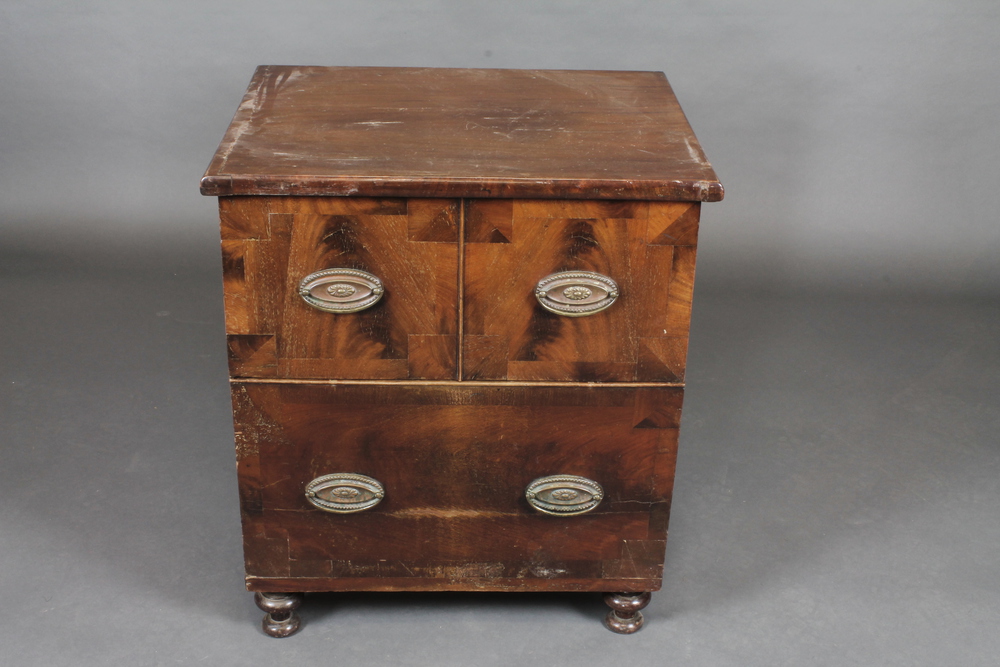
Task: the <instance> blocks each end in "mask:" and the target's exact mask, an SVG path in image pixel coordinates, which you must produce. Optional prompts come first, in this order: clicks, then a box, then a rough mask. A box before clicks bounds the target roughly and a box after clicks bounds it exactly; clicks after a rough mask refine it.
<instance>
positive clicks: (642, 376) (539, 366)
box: [463, 200, 700, 382]
mask: <svg viewBox="0 0 1000 667" xmlns="http://www.w3.org/2000/svg"><path fill="white" fill-rule="evenodd" d="M699 210H700V204H698V203H691V202H635V201H618V202H601V201H580V202H577V201H540V200H536V201H530V200H529V201H525V200H467V201H466V202H465V246H464V253H465V257H464V261H465V285H464V287H465V309H464V317H463V319H464V331H465V336H464V339H463V352H464V358H463V376H464V378H465V379H468V380H539V381H588V382H589V381H601V382H614V381H649V382H682V381H683V379H684V367H685V360H686V356H687V340H688V328H689V326H690V313H691V296H692V290H693V284H694V267H695V253H696V245H697V235H698V217H699ZM560 272H594V273H598V274H601V275H603V276H607V277H609V278H611V279H612V280H614V281H615V282H616V283H617V284H618V287H619V290H620V296H619V297H618V299H617V301H615V302H614V303H613V304H612V305H611V306H610V307H609V308H607V309H606V310H603V311H600V312H596V313H593V314H590V315H587V316H583V317H567V316H564V315H559V314H555V313H552V312H550V311H549V310H547V309H546V308H544V307H542V305H541V304H540V303H539V300H538V299H536V297H535V288H536V285H537V284H538V281H539V280H541V279H542V278H545V277H546V276H548V275H551V274H555V273H560Z"/></svg>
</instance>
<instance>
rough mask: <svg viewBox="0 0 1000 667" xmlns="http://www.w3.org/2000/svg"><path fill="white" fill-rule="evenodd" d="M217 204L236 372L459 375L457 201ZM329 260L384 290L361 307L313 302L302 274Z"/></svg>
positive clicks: (242, 200)
mask: <svg viewBox="0 0 1000 667" xmlns="http://www.w3.org/2000/svg"><path fill="white" fill-rule="evenodd" d="M220 210H221V219H222V237H223V242H222V247H223V267H224V286H225V297H226V333H227V335H228V342H229V358H230V370H231V373H232V375H233V376H234V377H278V378H291V377H296V378H348V379H449V380H450V379H454V378H455V373H456V367H457V363H456V358H457V349H458V339H457V330H458V314H457V313H458V306H457V293H458V284H457V281H458V225H459V205H458V201H457V200H447V199H445V200H442V199H372V198H337V197H315V198H308V197H230V198H221V199H220ZM327 269H350V270H356V271H363V272H366V273H368V274H371V275H372V276H375V277H377V278H378V280H380V281H381V284H382V286H384V294H383V295H382V297H381V299H380V300H379V301H378V302H377V303H375V304H374V305H372V306H370V307H368V308H366V309H364V310H361V311H359V312H351V313H332V312H325V311H323V310H319V309H317V308H314V307H313V306H311V305H309V303H307V302H306V301H305V300H304V299H303V298H302V297H301V295H300V293H299V287H300V283H301V281H302V280H303V279H304V278H306V277H307V276H310V275H312V274H315V273H316V272H319V271H323V270H327ZM330 287H331V289H337V288H339V289H346V290H352V289H355V288H354V287H351V286H347V287H346V288H345V287H343V286H339V285H336V284H331V285H330Z"/></svg>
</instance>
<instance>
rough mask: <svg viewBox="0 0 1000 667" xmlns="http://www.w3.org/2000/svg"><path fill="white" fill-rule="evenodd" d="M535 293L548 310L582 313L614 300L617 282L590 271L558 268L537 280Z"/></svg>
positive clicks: (591, 313) (587, 312)
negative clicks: (557, 270) (558, 271)
mask: <svg viewBox="0 0 1000 667" xmlns="http://www.w3.org/2000/svg"><path fill="white" fill-rule="evenodd" d="M535 297H536V298H537V299H538V303H540V304H542V308H544V309H545V310H547V311H549V312H550V313H555V314H556V315H565V316H566V317H583V316H585V315H593V314H594V313H599V312H601V311H602V310H604V309H605V308H607V307H608V306H610V305H611V304H613V303H614V302H615V299H617V298H618V283H616V282H615V281H614V280H612V279H611V278H608V277H607V276H602V275H601V274H600V273H594V272H593V271H561V272H560V273H553V274H551V275H548V276H545V277H544V278H542V279H541V280H539V281H538V285H537V286H536V287H535Z"/></svg>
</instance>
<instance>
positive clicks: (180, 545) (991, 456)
mask: <svg viewBox="0 0 1000 667" xmlns="http://www.w3.org/2000/svg"><path fill="white" fill-rule="evenodd" d="M0 54H2V65H3V66H2V67H0V91H2V92H0V333H2V339H3V341H4V345H3V346H2V349H0V362H2V365H0V457H2V459H0V509H2V511H0V592H2V594H3V599H4V602H3V604H0V664H2V665H46V664H55V663H56V662H66V661H68V660H72V661H73V664H77V665H104V664H115V663H121V664H130V665H160V664H162V665H168V664H185V665H187V664H202V663H204V664H213V665H230V664H232V665H237V664H240V665H242V664H249V663H251V662H252V663H254V664H256V663H258V662H259V663H260V664H297V665H304V664H310V663H317V662H319V661H321V660H322V661H323V662H331V661H332V662H337V663H353V664H366V663H367V664H372V663H378V664H396V665H432V664H441V665H452V664H454V665H458V664H462V665H510V664H549V665H561V664H567V665H569V664H573V665H579V666H581V667H582V666H586V665H602V664H610V663H611V662H612V661H614V663H616V664H617V663H621V664H636V665H665V664H676V665H772V666H773V665H786V664H787V665H803V664H815V665H868V664H880V665H946V664H947V665H993V664H995V660H996V658H995V656H996V655H997V654H998V651H1000V641H998V639H997V633H996V628H997V627H998V625H1000V583H998V582H1000V566H998V557H997V555H996V554H997V546H998V544H1000V484H998V481H997V480H998V473H1000V465H998V462H1000V445H998V438H997V435H996V434H997V431H998V426H1000V409H998V399H997V397H998V396H1000V386H998V385H1000V381H998V380H997V377H998V371H1000V351H998V348H1000V344H998V340H1000V338H998V334H1000V316H998V297H997V295H998V291H1000V263H998V261H997V255H998V252H1000V226H998V225H997V219H996V215H997V214H996V211H998V210H1000V188H998V187H997V183H998V182H1000V178H998V177H1000V167H998V161H997V159H996V156H997V155H998V154H1000V132H998V130H997V109H998V105H1000V84H998V82H1000V5H998V4H997V3H995V2H992V1H989V2H986V1H983V2H960V1H954V0H951V1H947V2H946V1H924V2H920V1H916V2H914V1H906V2H904V1H893V2H889V1H883V2H871V1H868V2H860V1H859V2H837V3H808V2H801V1H794V2H793V1H777V0H761V1H758V2H745V3H740V2H719V1H717V2H711V1H709V2H694V1H688V2H634V1H619V2H555V1H552V2H514V1H508V2H505V3H499V2H480V1H478V0H465V1H463V2H443V1H442V2H425V1H411V2H381V1H376V2H367V3H358V2H352V3H347V2H305V1H301V0H285V1H283V2H280V3H278V2H261V1H258V0H252V1H250V0H248V1H245V2H210V1H201V2H188V1H178V0H173V1H171V2H113V1H110V0H104V1H88V0H78V1H76V2H72V3H67V2H17V1H11V0H2V1H0ZM258 64H317V65H384V66H396V65H405V66H427V67H515V68H566V69H639V70H662V71H665V72H666V73H667V76H668V78H669V79H670V81H671V83H672V85H673V86H674V89H675V92H676V93H677V96H678V98H679V99H680V101H681V103H682V105H683V106H684V108H685V111H686V112H687V114H688V116H689V118H690V120H691V122H692V125H693V126H694V128H695V131H696V132H697V134H698V136H699V138H700V140H701V142H702V144H703V146H704V147H705V150H706V153H707V154H708V156H709V158H710V159H711V160H712V162H713V164H714V165H715V167H716V170H717V172H718V173H719V176H720V179H721V180H722V182H723V183H724V184H725V186H726V199H725V201H724V202H722V203H720V204H713V205H707V206H705V208H704V210H703V224H702V233H701V240H700V254H699V278H698V282H699V284H698V291H697V294H696V302H695V313H694V324H693V331H692V339H691V352H690V355H691V357H690V360H689V385H688V386H689V389H688V398H687V402H686V405H685V418H684V419H685V421H684V430H683V431H682V439H681V455H680V459H679V462H678V482H677V489H676V494H675V499H674V514H673V519H672V522H671V538H670V540H671V541H670V543H669V545H668V550H667V566H666V570H665V577H664V590H663V592H662V593H659V594H656V595H654V598H653V599H654V602H653V604H652V605H651V606H650V607H649V609H648V612H647V618H648V625H647V627H646V628H645V629H644V630H643V631H642V632H640V633H639V634H637V635H635V636H631V637H618V636H615V635H612V634H611V633H609V632H607V631H605V630H603V629H602V628H601V626H600V624H599V619H600V617H601V615H602V614H603V606H602V604H601V602H600V599H599V598H597V597H595V596H588V595H579V596H574V595H556V596H535V595H527V596H511V595H493V596H491V595H474V594H450V595H441V596H433V595H360V594H346V595H340V596H314V597H311V598H309V599H308V600H307V604H306V606H305V607H304V609H303V612H302V614H303V620H304V623H305V627H304V629H303V631H302V632H301V633H300V634H299V635H296V636H295V637H293V638H290V639H287V640H273V639H269V638H266V637H264V636H263V635H262V634H261V633H260V631H259V629H257V623H258V620H259V613H258V612H257V610H256V608H254V607H253V605H252V602H251V598H250V595H249V594H247V593H245V592H244V591H243V590H242V562H241V551H240V541H239V540H240V537H239V516H238V511H237V508H236V503H237V496H236V490H235V474H234V471H233V456H232V448H231V438H232V431H231V422H230V415H229V406H228V396H227V386H226V368H225V352H224V345H223V342H222V333H223V329H222V304H221V286H220V269H219V258H218V237H217V233H218V232H217V226H216V208H215V207H216V203H215V201H214V200H213V199H209V198H203V197H201V196H200V195H199V194H198V190H197V187H198V178H199V177H200V175H201V172H202V171H203V169H204V167H205V166H206V165H207V163H208V160H209V158H210V157H211V155H212V153H213V151H214V149H215V146H216V145H217V143H218V141H219V139H220V138H221V136H222V133H223V132H224V130H225V128H226V126H227V125H228V123H229V120H230V118H231V116H232V113H233V112H234V110H235V108H236V105H237V104H238V102H239V100H240V98H241V95H242V93H243V91H244V89H245V86H246V84H247V82H248V80H249V77H250V75H251V73H252V71H253V68H254V67H255V66H256V65H258Z"/></svg>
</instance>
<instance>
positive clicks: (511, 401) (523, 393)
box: [202, 67, 722, 636]
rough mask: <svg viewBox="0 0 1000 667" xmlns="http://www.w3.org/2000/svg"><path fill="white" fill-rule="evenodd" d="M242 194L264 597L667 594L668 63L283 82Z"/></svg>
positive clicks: (282, 622) (266, 114)
mask: <svg viewBox="0 0 1000 667" xmlns="http://www.w3.org/2000/svg"><path fill="white" fill-rule="evenodd" d="M202 192H203V193H204V194H206V195H215V196H218V197H219V208H220V215H221V227H222V249H223V266H224V281H225V299H226V331H227V336H228V346H229V360H230V371H231V380H232V394H233V409H234V419H235V427H236V454H237V462H238V470H239V487H240V502H241V508H242V517H243V535H244V546H245V555H246V571H247V587H248V588H249V589H250V590H251V591H254V592H255V593H256V597H255V599H256V600H257V603H258V605H259V606H260V607H261V608H262V609H263V610H264V611H265V612H267V614H266V615H265V618H264V629H265V631H266V632H267V633H268V634H271V635H272V636H287V635H288V634H291V633H292V632H294V631H295V630H296V629H297V628H298V622H299V621H298V617H297V615H296V614H295V611H294V610H295V608H297V607H298V605H299V604H300V602H301V598H302V596H301V593H303V592H308V591H338V590H371V591H401V590H424V591H426V590H495V591H603V592H608V595H607V596H606V600H607V601H608V604H609V605H610V606H611V607H612V611H611V612H609V614H608V619H607V622H608V626H609V627H610V628H611V629H613V630H615V631H618V632H625V633H627V632H634V631H635V630H637V629H638V628H639V627H640V626H641V623H642V615H641V614H640V613H639V609H641V608H642V607H643V606H645V604H646V603H647V602H648V599H649V592H650V591H655V590H658V589H659V587H660V582H661V576H662V568H663V555H664V548H665V545H666V532H667V520H668V516H669V510H670V497H671V489H672V485H673V477H674V464H675V460H676V453H677V434H678V428H679V424H680V414H681V401H682V398H683V386H684V364H685V356H686V353H687V339H688V326H689V320H690V312H691V297H692V290H693V280H694V265H695V248H696V245H697V232H698V220H699V212H700V205H701V202H703V201H717V200H719V199H721V198H722V188H721V186H720V185H719V183H718V180H717V179H716V177H715V174H714V173H713V171H712V168H711V166H710V165H709V164H708V162H707V161H706V160H705V158H704V155H703V154H702V151H701V148H700V147H699V145H698V143H697V140H696V139H695V137H694V134H693V133H692V132H691V129H690V127H689V126H688V124H687V121H686V120H685V118H684V116H683V113H682V112H681V110H680V108H679V106H678V105H677V102H676V100H675V99H674V96H673V94H672V92H671V91H670V88H669V86H668V84H667V82H666V79H665V78H664V77H663V75H662V74H659V73H653V72H588V71H533V70H455V69H410V68H325V67H261V68H259V69H258V70H257V72H256V74H255V76H254V78H253V81H252V82H251V84H250V88H249V90H248V91H247V95H246V97H245V98H244V100H243V103H242V104H241V106H240V108H239V111H238V112H237V114H236V117H235V118H234V119H233V122H232V125H231V126H230V128H229V131H228V132H227V134H226V136H225V138H224V140H223V142H222V144H221V145H220V147H219V149H218V151H217V153H216V155H215V158H214V159H213V161H212V163H211V165H210V166H209V168H208V171H207V172H206V174H205V177H204V178H203V180H202Z"/></svg>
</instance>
